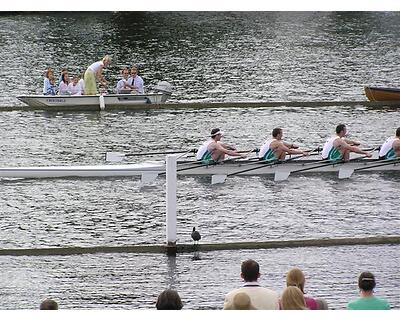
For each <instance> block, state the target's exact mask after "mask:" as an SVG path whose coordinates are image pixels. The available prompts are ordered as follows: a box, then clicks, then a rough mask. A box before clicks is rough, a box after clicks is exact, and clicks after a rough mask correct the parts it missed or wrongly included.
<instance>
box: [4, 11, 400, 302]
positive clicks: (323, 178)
mask: <svg viewBox="0 0 400 320" xmlns="http://www.w3.org/2000/svg"><path fill="white" fill-rule="evenodd" d="M398 17H399V13H397V12H394V13H384V12H378V13H371V12H362V13H352V12H338V13H336V12H321V13H314V12H258V13H251V12H248V13H247V12H246V13H240V12H234V13H230V12H217V13H212V12H211V13H210V12H204V13H192V12H166V13H163V12H139V13H107V12H105V13H57V14H51V15H48V14H46V13H43V14H13V15H10V14H2V15H0V53H1V55H2V57H3V59H2V60H1V61H0V65H1V68H0V91H1V92H0V96H2V97H3V98H2V100H1V102H0V105H3V106H7V105H14V104H16V103H17V102H16V101H15V98H14V97H15V96H17V95H18V94H21V93H34V92H38V91H40V88H41V84H42V72H43V70H44V69H45V68H46V67H48V66H49V65H50V66H53V67H54V68H55V69H56V70H59V69H61V67H64V66H68V68H69V69H70V72H71V73H76V72H78V70H79V71H82V70H83V69H84V68H85V67H86V66H87V65H89V64H90V63H91V62H93V61H94V60H95V59H98V58H99V57H101V56H102V55H104V54H105V53H112V54H113V57H114V63H113V65H112V66H111V68H109V69H108V70H107V71H106V73H105V75H106V77H107V78H108V79H109V80H112V81H116V80H117V75H118V72H119V69H120V68H121V67H122V66H125V65H131V64H132V63H137V64H139V66H140V69H141V74H142V76H143V77H144V79H145V81H146V83H147V84H148V85H149V86H151V85H154V84H155V83H156V82H157V81H159V80H167V81H170V82H172V83H173V84H174V85H175V88H176V90H175V92H174V96H173V99H172V100H175V101H177V100H179V101H183V100H191V101H198V100H201V101H239V100H242V101H245V100H270V101H278V100H279V101H281V100H302V101H309V100H332V99H337V100H359V99H364V96H363V93H362V87H363V85H366V84H379V85H386V86H389V85H396V81H398V75H397V73H396V68H393V67H392V66H393V65H397V60H398V57H397V54H396V52H397V51H396V50H397V47H398V39H400V37H399V30H400V28H399V23H400V22H399V21H400V20H399V19H398ZM64 25H69V26H70V27H69V28H64V27H63V26H64ZM126 28H128V31H129V32H123V30H126ZM94 43H96V46H94V45H93V44H94ZM371 47H373V48H375V49H374V50H372V51H371V50H370V48H371ZM27 48H29V54H27ZM26 70H29V72H28V73H27V72H26ZM11 83H12V84H13V85H12V86H10V84H11ZM3 101H4V103H3ZM397 113H398V110H397V109H389V108H385V109H382V110H376V109H372V108H366V107H354V108H344V107H341V106H337V107H329V108H328V107H326V108H318V109H314V108H285V107H279V108H274V109H264V108H257V109H251V110H247V109H240V108H237V109H218V110H178V111H165V110H149V111H145V112H142V111H141V112H137V111H112V112H104V113H98V112H92V113H90V112H68V113H65V112H57V113H52V112H1V113H0V136H1V138H2V143H1V144H0V154H1V157H0V165H1V166H34V165H71V164H74V165H77V164H99V163H104V155H105V152H106V151H123V152H129V151H133V152H148V151H160V150H188V149H193V148H196V147H198V146H199V145H200V143H202V142H203V141H204V140H205V139H207V137H208V135H209V132H210V129H211V128H214V127H220V128H221V129H223V131H225V135H224V138H223V139H224V141H225V142H226V143H228V144H234V145H236V146H237V147H238V148H239V149H242V150H246V149H253V148H255V147H258V146H260V145H261V144H262V143H263V141H264V140H265V139H267V138H268V137H269V136H270V132H271V131H272V129H273V128H274V127H282V128H283V129H284V139H285V140H287V141H290V142H291V141H293V142H296V143H297V144H299V145H300V146H301V147H303V148H311V149H314V148H316V147H318V146H322V144H323V143H324V142H325V140H326V138H328V137H329V136H331V135H332V134H333V130H334V128H335V127H336V125H337V124H338V123H346V124H347V127H348V130H349V135H350V137H351V138H354V139H357V140H360V141H361V142H362V147H371V146H377V145H380V144H381V143H382V141H384V140H385V139H386V138H387V137H388V136H391V135H393V133H394V130H395V128H397V127H398V116H397ZM154 159H156V160H160V159H161V160H163V157H154V158H150V157H147V156H146V157H145V156H137V157H127V158H126V159H125V160H124V161H123V163H128V162H129V163H132V162H133V163H136V162H143V161H147V160H154ZM399 179H400V177H399V174H398V173H397V172H396V173H355V174H353V175H352V177H351V178H350V179H348V180H338V179H337V177H336V175H334V174H308V175H306V174H304V175H296V174H293V175H291V176H290V177H289V179H288V180H287V181H284V182H281V183H275V182H274V181H273V179H272V177H257V176H253V177H237V176H234V177H231V178H229V179H227V181H226V182H225V184H223V185H216V186H211V185H210V177H181V178H179V180H178V191H177V197H178V217H177V218H178V222H177V224H178V225H177V238H178V243H192V240H191V238H190V233H191V230H192V228H193V226H196V227H197V228H198V229H199V230H200V232H201V234H202V240H201V243H213V242H233V241H260V240H262V241H265V240H287V239H308V238H335V237H366V236H379V235H382V236H384V235H397V234H398V229H399V223H400V221H399V217H398V210H397V207H398V197H396V195H397V194H398V183H399ZM0 204H1V213H0V214H1V217H2V219H0V230H1V237H0V247H2V248H24V247H27V248H32V247H48V246H95V245H96V246H97V245H105V246H109V245H110V246H114V245H131V244H155V243H157V244H159V243H163V242H164V240H165V178H162V177H161V178H158V179H157V180H156V182H155V183H154V184H152V185H151V186H149V187H146V188H144V189H142V190H141V191H140V190H139V180H138V179H137V178H112V179H43V180H34V179H26V180H11V181H10V180H4V179H2V180H0ZM371 252H372V253H376V252H379V257H380V259H379V266H378V265H377V263H376V261H374V260H373V259H372V260H371ZM247 257H253V258H255V259H256V260H259V261H260V263H261V266H262V269H263V271H262V272H263V278H262V284H263V285H266V286H269V287H272V288H275V289H276V290H278V291H280V292H281V291H282V289H283V287H282V286H283V280H282V275H284V274H285V272H287V270H289V269H290V268H291V267H293V266H295V265H297V266H300V267H302V268H304V270H305V271H306V276H307V286H308V289H307V290H308V292H309V293H310V295H315V296H320V297H323V298H326V299H327V300H328V303H329V304H330V305H331V306H332V307H333V308H344V306H345V305H346V302H347V301H349V300H350V299H351V298H353V297H354V296H356V295H357V288H356V283H355V281H354V279H355V278H356V275H357V274H358V273H359V272H360V271H361V270H364V269H369V270H371V271H373V272H376V275H377V276H378V279H379V280H378V285H379V288H377V290H379V291H378V293H379V294H380V295H381V296H386V297H388V299H389V300H390V303H391V304H392V305H393V306H396V307H397V308H398V307H400V305H399V303H398V299H397V298H396V297H398V296H399V290H398V288H397V287H398V286H397V284H398V282H399V280H400V279H398V275H397V274H395V273H394V271H393V270H396V268H397V265H395V264H396V263H397V261H398V257H399V254H398V246H389V245H387V246H372V247H371V246H366V247H352V246H349V247H337V248H302V249H290V250H289V249H279V250H276V249H275V250H261V251H259V250H255V251H235V252H231V251H228V252H214V253H213V252H211V253H202V252H200V253H195V254H182V255H178V256H177V257H176V258H174V257H166V256H162V255H160V256H159V255H146V254H144V255H132V254H117V255H88V256H72V257H45V258H44V257H40V258H35V257H13V258H11V257H2V258H1V259H0V263H1V265H2V270H3V276H2V277H0V285H1V287H2V288H3V289H2V292H3V300H2V302H1V303H0V308H1V309H12V308H18V309H21V308H36V306H37V302H38V301H40V300H42V297H44V296H54V297H55V298H59V299H60V301H61V305H62V306H63V307H65V308H124V309H131V308H153V307H154V305H155V301H156V298H157V296H158V294H159V293H160V292H161V291H162V290H164V289H166V288H169V287H171V288H175V289H177V290H178V291H179V292H180V293H182V295H181V296H182V298H183V301H184V303H185V305H186V308H188V309H191V308H192V309H207V308H208V309H210V308H211V309H219V308H221V307H222V303H223V297H224V294H225V293H226V292H228V291H229V290H231V289H233V287H237V286H239V285H240V279H239V278H238V274H239V273H240V271H239V265H240V262H241V261H242V260H244V259H245V258H247ZM327 274H329V277H327ZM193 284H195V285H193ZM38 288H39V289H38ZM16 301H17V302H16Z"/></svg>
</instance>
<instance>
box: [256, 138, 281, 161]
mask: <svg viewBox="0 0 400 320" xmlns="http://www.w3.org/2000/svg"><path fill="white" fill-rule="evenodd" d="M274 141H276V139H270V140H266V141H265V142H264V144H263V145H262V146H261V147H260V152H259V153H258V158H259V159H263V160H266V161H272V160H277V159H276V157H275V154H274V150H272V149H271V148H270V146H271V143H272V142H274Z"/></svg>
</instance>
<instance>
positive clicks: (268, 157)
mask: <svg viewBox="0 0 400 320" xmlns="http://www.w3.org/2000/svg"><path fill="white" fill-rule="evenodd" d="M261 159H262V160H265V161H275V160H277V159H276V157H275V154H274V152H273V151H272V150H271V149H268V151H267V152H266V153H265V155H264V156H263V157H262V158H261Z"/></svg>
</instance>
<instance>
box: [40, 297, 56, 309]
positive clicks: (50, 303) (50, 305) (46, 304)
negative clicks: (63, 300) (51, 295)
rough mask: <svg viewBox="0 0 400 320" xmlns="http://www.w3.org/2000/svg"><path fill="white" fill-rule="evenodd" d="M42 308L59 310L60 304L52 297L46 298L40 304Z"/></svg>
mask: <svg viewBox="0 0 400 320" xmlns="http://www.w3.org/2000/svg"><path fill="white" fill-rule="evenodd" d="M40 310H58V304H57V302H55V301H54V300H52V299H46V300H43V301H42V303H41V304H40Z"/></svg>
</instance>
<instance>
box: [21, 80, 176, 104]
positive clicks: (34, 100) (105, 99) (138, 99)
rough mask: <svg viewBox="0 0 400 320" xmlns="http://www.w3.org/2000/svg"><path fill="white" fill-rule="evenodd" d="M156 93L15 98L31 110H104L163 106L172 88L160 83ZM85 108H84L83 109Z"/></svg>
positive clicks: (156, 87)
mask: <svg viewBox="0 0 400 320" xmlns="http://www.w3.org/2000/svg"><path fill="white" fill-rule="evenodd" d="M154 90H155V91H157V92H156V93H149V94H132V93H130V92H129V91H128V92H127V93H119V94H104V95H80V96H78V95H74V96H72V95H55V96H49V95H47V96H45V95H27V96H18V97H17V98H18V99H19V100H20V101H22V102H24V103H26V104H27V105H28V106H30V107H32V108H45V109H51V108H54V109H63V108H64V109H71V108H72V109H82V108H83V109H87V108H89V109H95V110H104V109H107V108H108V109H110V108H118V107H135V106H137V107H143V105H148V104H163V103H165V102H166V101H167V100H168V98H169V97H170V96H171V93H172V86H171V84H169V83H168V82H166V81H161V82H159V83H158V84H157V86H155V87H154ZM85 107H86V108H85Z"/></svg>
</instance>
